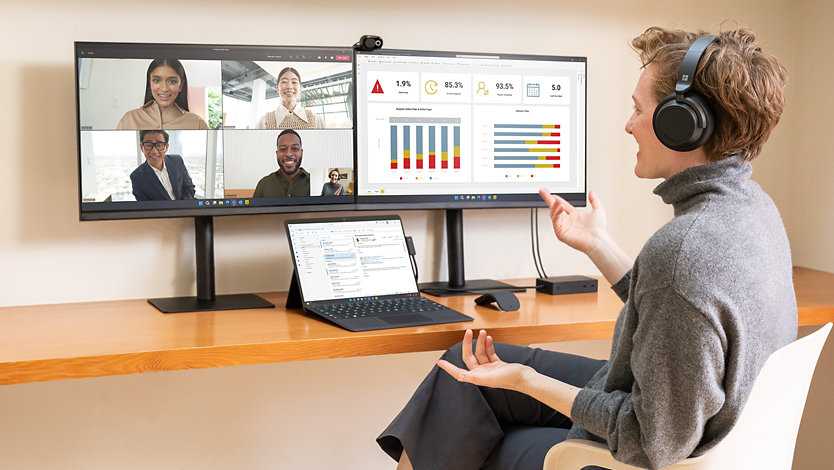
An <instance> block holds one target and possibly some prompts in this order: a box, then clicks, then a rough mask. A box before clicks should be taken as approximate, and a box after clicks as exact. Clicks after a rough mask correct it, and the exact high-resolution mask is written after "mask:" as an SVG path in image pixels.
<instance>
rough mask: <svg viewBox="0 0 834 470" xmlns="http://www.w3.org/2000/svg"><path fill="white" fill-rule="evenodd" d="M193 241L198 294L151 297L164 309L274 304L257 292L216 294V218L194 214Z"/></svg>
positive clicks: (237, 307) (246, 306) (157, 306)
mask: <svg viewBox="0 0 834 470" xmlns="http://www.w3.org/2000/svg"><path fill="white" fill-rule="evenodd" d="M194 241H195V244H196V252H195V254H196V256H197V296H196V297H168V298H160V299H148V302H149V303H150V304H151V305H153V306H154V307H156V308H158V309H159V311H161V312H162V313H183V312H206V311H216V310H241V309H246V308H271V307H275V305H273V304H272V303H270V302H267V301H266V300H264V299H263V298H261V297H258V296H257V295H255V294H229V295H215V294H214V219H213V218H212V217H211V216H198V217H194Z"/></svg>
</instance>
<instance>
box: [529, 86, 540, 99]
mask: <svg viewBox="0 0 834 470" xmlns="http://www.w3.org/2000/svg"><path fill="white" fill-rule="evenodd" d="M527 96H528V97H529V98H537V97H538V96H540V91H539V84H538V83H528V84H527Z"/></svg>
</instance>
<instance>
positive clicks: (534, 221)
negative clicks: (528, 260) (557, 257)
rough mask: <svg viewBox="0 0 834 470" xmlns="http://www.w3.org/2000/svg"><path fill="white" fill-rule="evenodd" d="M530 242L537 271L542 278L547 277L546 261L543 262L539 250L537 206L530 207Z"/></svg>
mask: <svg viewBox="0 0 834 470" xmlns="http://www.w3.org/2000/svg"><path fill="white" fill-rule="evenodd" d="M530 242H531V245H532V250H533V264H535V265H536V272H537V273H538V274H539V277H540V278H546V277H547V273H546V272H545V270H544V263H543V262H542V254H541V251H539V210H538V209H537V208H534V207H531V208H530Z"/></svg>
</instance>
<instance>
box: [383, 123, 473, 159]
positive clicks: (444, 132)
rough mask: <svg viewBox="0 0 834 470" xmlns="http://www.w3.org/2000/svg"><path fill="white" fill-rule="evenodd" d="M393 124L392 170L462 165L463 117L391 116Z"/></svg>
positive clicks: (391, 126)
mask: <svg viewBox="0 0 834 470" xmlns="http://www.w3.org/2000/svg"><path fill="white" fill-rule="evenodd" d="M389 127H390V130H389V132H390V142H391V149H390V167H391V169H392V170H397V169H402V170H412V169H416V170H422V169H429V170H434V169H441V170H446V169H456V170H459V169H460V168H461V147H460V140H461V130H460V127H461V124H460V118H416V117H415V118H402V117H391V118H389ZM438 157H439V159H438ZM426 159H428V165H426V163H425V160H426Z"/></svg>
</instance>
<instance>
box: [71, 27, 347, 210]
mask: <svg viewBox="0 0 834 470" xmlns="http://www.w3.org/2000/svg"><path fill="white" fill-rule="evenodd" d="M84 48H86V49H92V48H95V49H97V50H106V49H112V50H114V51H115V52H111V53H110V55H105V56H102V58H125V59H131V58H138V59H147V58H148V57H149V56H151V57H152V56H154V54H156V53H157V52H158V53H161V54H163V55H164V56H167V57H172V56H175V57H177V58H180V59H193V60H244V59H243V58H241V57H240V56H235V55H233V54H236V53H240V52H245V51H246V50H253V51H254V50H263V51H270V50H271V51H276V50H280V51H285V52H289V51H291V50H297V51H313V52H317V51H320V52H324V51H337V50H339V51H344V53H345V54H347V55H349V56H350V60H349V61H348V62H349V64H350V66H351V69H352V72H353V73H352V77H354V78H355V76H356V61H355V51H354V49H353V48H352V47H351V46H297V45H253V44H189V43H146V42H97V41H75V42H74V45H73V51H74V70H75V77H74V79H75V82H74V83H75V137H76V159H77V166H76V168H77V172H78V173H77V175H76V176H77V184H76V186H77V201H78V217H79V220H80V221H94V220H128V219H155V218H174V217H199V216H227V215H250V214H251V215H255V214H292V213H300V212H335V211H344V210H355V209H356V201H355V196H353V195H351V196H350V197H342V198H339V200H334V199H333V198H328V199H330V200H328V201H326V202H320V203H318V202H315V200H316V199H319V198H321V196H310V197H309V198H306V197H305V198H304V199H305V201H303V202H302V203H301V204H295V203H292V204H291V203H290V202H291V201H289V199H298V198H270V199H273V200H272V201H269V202H270V203H268V204H266V205H235V206H226V205H223V206H217V207H215V206H205V205H204V206H199V205H197V204H198V201H200V200H196V199H195V200H194V201H164V202H163V201H158V202H163V203H165V204H166V205H170V203H174V207H166V208H160V207H154V206H155V204H148V203H147V202H143V203H139V202H136V201H120V202H111V203H109V204H107V206H106V207H102V206H100V204H101V203H100V202H95V203H90V202H84V200H83V193H82V174H81V170H82V168H81V165H82V155H81V133H82V129H81V109H80V72H81V70H80V69H79V67H80V59H81V58H84V57H82V55H81V54H80V51H81V50H82V49H84ZM116 52H118V54H116ZM196 52H202V54H203V55H202V56H201V55H199V54H195V53H196ZM208 54H214V56H213V57H211V59H206V57H205V55H208ZM226 54H229V55H228V56H227V57H223V56H224V55H226ZM311 60H312V59H311ZM304 61H305V60H299V62H304ZM351 89H353V90H355V87H354V86H353V85H352V84H351ZM354 95H355V93H354ZM355 101H356V98H355V96H354V97H352V99H351V100H350V103H351V106H354V108H353V109H352V111H354V112H352V114H353V116H352V124H353V128H352V129H351V131H352V133H353V139H352V141H353V145H354V146H353V163H354V165H355V164H356V113H355ZM354 169H355V166H354ZM355 185H356V183H355V171H354V186H355ZM227 199H228V200H232V199H235V200H241V199H250V200H251V199H252V198H245V197H243V198H225V197H224V198H213V199H203V201H220V200H224V201H225V200H227ZM274 199H280V200H279V201H276V200H274ZM309 199H312V200H313V201H310V200H309ZM191 202H193V203H194V205H191ZM138 204H142V205H145V206H148V205H150V206H151V207H144V208H143V207H138V208H137V207H136V205H138ZM85 205H87V206H86V207H85ZM89 205H95V207H96V208H91V207H90V206H89ZM119 206H122V207H119ZM177 206H181V207H177Z"/></svg>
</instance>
